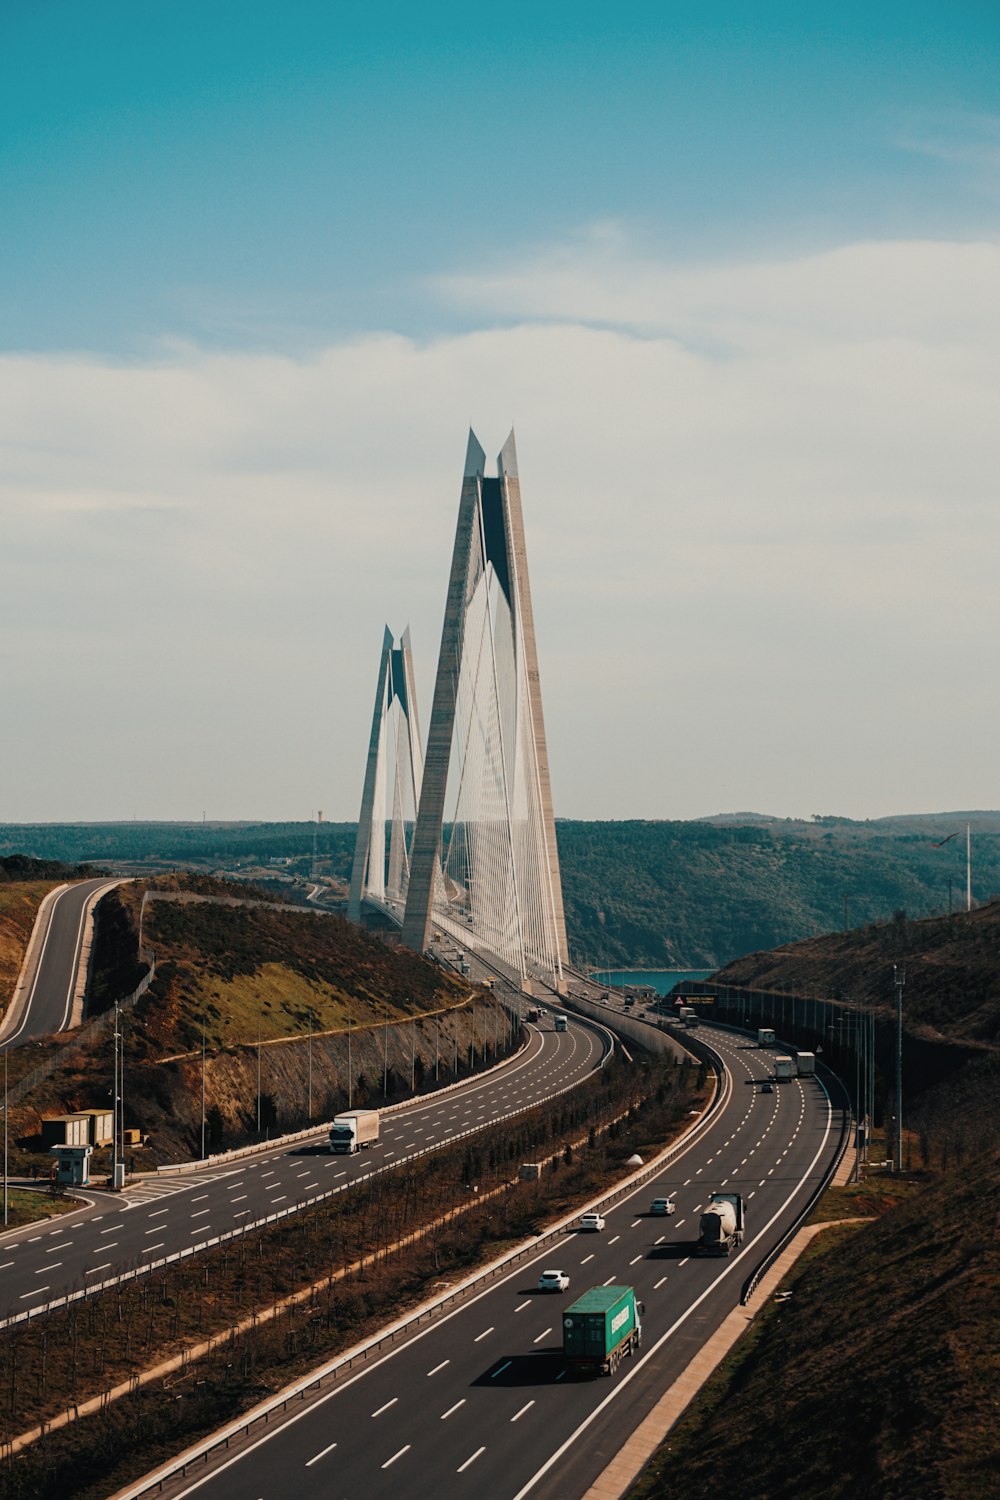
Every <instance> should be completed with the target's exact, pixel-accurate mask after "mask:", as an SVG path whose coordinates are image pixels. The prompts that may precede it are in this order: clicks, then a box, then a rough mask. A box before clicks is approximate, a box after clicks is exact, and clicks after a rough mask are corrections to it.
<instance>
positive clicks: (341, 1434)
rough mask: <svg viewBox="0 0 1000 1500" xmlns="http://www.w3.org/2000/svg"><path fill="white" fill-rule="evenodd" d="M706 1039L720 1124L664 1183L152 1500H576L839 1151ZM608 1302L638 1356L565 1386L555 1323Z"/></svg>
mask: <svg viewBox="0 0 1000 1500" xmlns="http://www.w3.org/2000/svg"><path fill="white" fill-rule="evenodd" d="M700 1035H701V1037H702V1039H703V1040H705V1039H706V1036H707V1035H710V1036H711V1039H712V1040H711V1045H712V1046H713V1048H714V1049H715V1050H716V1051H717V1053H718V1055H719V1056H720V1058H721V1060H722V1062H723V1063H724V1065H725V1068H726V1073H725V1082H724V1088H723V1098H722V1103H721V1107H720V1108H719V1109H718V1110H717V1111H716V1113H715V1114H714V1116H713V1117H712V1120H711V1122H710V1124H708V1126H707V1127H705V1128H704V1129H703V1130H702V1131H701V1132H699V1133H698V1135H697V1138H696V1139H695V1140H694V1141H693V1142H692V1143H691V1144H690V1145H688V1146H687V1147H685V1148H684V1149H683V1150H682V1151H681V1152H679V1153H677V1154H675V1156H674V1157H673V1158H672V1159H671V1162H670V1164H669V1166H668V1167H666V1168H665V1169H664V1171H663V1172H662V1174H660V1176H658V1177H657V1178H656V1179H655V1180H654V1181H652V1182H648V1183H646V1184H644V1185H643V1186H642V1188H641V1189H638V1190H636V1191H635V1192H634V1193H632V1194H631V1195H630V1196H628V1197H626V1198H625V1199H624V1200H622V1201H621V1202H619V1203H617V1204H616V1205H615V1206H614V1207H612V1208H610V1209H609V1210H608V1211H607V1214H606V1218H607V1227H606V1229H605V1231H604V1232H603V1233H595V1234H585V1233H583V1232H570V1233H568V1234H567V1235H566V1236H565V1239H564V1240H563V1242H562V1243H561V1244H560V1246H559V1248H558V1249H557V1250H553V1249H552V1248H551V1247H550V1248H548V1249H546V1250H544V1251H543V1252H541V1253H540V1254H539V1255H538V1257H537V1258H536V1259H534V1260H529V1261H527V1262H522V1263H521V1264H519V1265H518V1266H517V1268H516V1269H513V1270H511V1271H510V1272H509V1273H506V1274H504V1275H503V1276H501V1277H500V1279H499V1280H497V1281H495V1282H493V1283H491V1285H490V1286H489V1287H488V1288H487V1289H485V1290H481V1291H479V1292H478V1293H474V1294H470V1296H469V1297H468V1299H467V1300H465V1301H463V1302H460V1303H459V1304H458V1305H457V1306H456V1307H455V1308H454V1309H453V1310H451V1311H449V1312H446V1313H442V1314H441V1315H440V1317H439V1318H438V1319H437V1320H435V1321H433V1322H432V1323H430V1324H428V1325H423V1326H422V1328H421V1330H420V1331H419V1332H417V1333H415V1334H414V1335H413V1336H412V1337H411V1338H409V1339H408V1340H406V1341H405V1342H401V1343H398V1344H397V1345H396V1346H395V1347H393V1348H392V1349H391V1351H390V1352H389V1353H387V1354H385V1355H381V1356H375V1357H373V1358H372V1359H371V1361H369V1362H368V1363H367V1364H366V1365H364V1366H363V1367H362V1368H361V1369H360V1371H359V1372H358V1373H355V1374H352V1375H345V1376H344V1378H343V1379H342V1380H341V1381H340V1382H338V1383H337V1384H336V1385H334V1386H332V1387H327V1388H326V1389H324V1390H323V1392H322V1393H321V1394H319V1395H318V1396H315V1397H311V1398H308V1399H307V1400H306V1402H304V1403H301V1404H300V1403H299V1402H296V1403H294V1404H293V1405H292V1407H291V1408H290V1411H289V1414H288V1416H287V1417H282V1416H280V1415H279V1416H276V1417H275V1418H273V1419H272V1421H271V1423H270V1424H268V1428H267V1430H266V1431H262V1430H261V1429H259V1428H258V1429H255V1430H254V1433H253V1434H251V1435H250V1436H249V1437H246V1438H242V1439H238V1440H236V1441H235V1442H234V1443H233V1445H232V1446H231V1447H230V1448H229V1449H228V1450H224V1449H223V1450H220V1454H219V1455H218V1456H217V1457H213V1458H212V1459H211V1460H210V1462H209V1464H208V1466H207V1468H206V1469H205V1470H202V1468H201V1466H200V1465H199V1467H198V1477H197V1478H196V1479H191V1478H188V1479H179V1480H176V1481H171V1482H169V1483H168V1484H167V1485H166V1486H165V1487H164V1491H163V1493H164V1494H166V1495H170V1496H173V1497H181V1496H188V1495H198V1496H199V1500H247V1497H251V1500H252V1497H257V1500H285V1497H287V1496H288V1495H291V1494H294V1495H295V1496H296V1497H297V1500H332V1497H361V1496H363V1497H365V1500H381V1497H389V1496H392V1495H397V1494H400V1493H403V1494H418V1493H419V1494H434V1495H438V1496H441V1497H444V1500H451V1497H453V1496H454V1497H459V1496H465V1495H473V1494H474V1495H475V1496H476V1497H477V1500H479V1497H482V1500H522V1497H526V1496H528V1495H531V1496H532V1497H533V1500H536V1497H537V1500H567V1497H576V1496H580V1495H582V1494H583V1493H584V1492H585V1491H586V1489H587V1488H588V1486H589V1485H590V1484H591V1483H592V1482H593V1481H594V1480H595V1479H596V1477H597V1476H598V1475H599V1474H600V1473H601V1472H602V1470H603V1468H604V1467H605V1465H606V1464H607V1463H608V1462H609V1461H610V1459H611V1458H612V1457H613V1456H614V1454H615V1453H616V1452H617V1451H618V1449H619V1448H620V1447H621V1444H622V1442H623V1440H624V1439H625V1437H626V1436H627V1435H628V1434H629V1433H630V1432H631V1431H632V1430H633V1429H634V1427H635V1426H636V1425H637V1424H638V1423H639V1422H640V1421H641V1420H642V1418H643V1417H644V1416H645V1415H646V1413H647V1412H648V1411H649V1410H650V1409H651V1407H652V1406H653V1405H654V1404H655V1402H656V1401H657V1400H658V1399H659V1397H660V1396H661V1395H662V1393H663V1391H664V1390H665V1389H666V1388H667V1386H669V1385H670V1383H671V1382H672V1381H673V1380H674V1379H675V1378H676V1376H677V1375H678V1374H679V1373H680V1372H681V1371H682V1370H683V1368H684V1367H685V1366H686V1365H687V1363H688V1362H689V1360H690V1359H691V1358H692V1357H693V1355H694V1354H695V1353H696V1352H697V1351H698V1350H699V1349H700V1347H701V1346H702V1345H703V1344H704V1342H705V1340H706V1338H707V1337H708V1336H709V1334H710V1333H711V1332H712V1331H713V1330H714V1328H715V1327H716V1326H717V1325H718V1324H719V1322H721V1320H722V1319H723V1318H724V1317H725V1316H726V1314H727V1313H728V1312H729V1311H730V1310H731V1309H732V1308H733V1307H734V1306H735V1305H736V1304H737V1303H738V1301H739V1296H740V1289H741V1286H742V1284H743V1282H744V1280H745V1279H746V1278H747V1276H748V1275H749V1274H750V1273H751V1271H752V1270H753V1269H754V1268H755V1267H756V1266H757V1265H758V1264H759V1263H760V1261H761V1260H762V1259H763V1258H764V1256H765V1255H766V1253H767V1252H768V1250H769V1249H770V1248H771V1247H772V1246H773V1245H774V1244H775V1243H776V1242H777V1240H778V1239H779V1238H780V1236H781V1234H782V1233H783V1232H784V1230H785V1229H786V1228H787V1227H788V1226H789V1225H790V1223H791V1222H792V1220H793V1219H794V1217H795V1215H796V1214H797V1212H799V1211H800V1210H801V1208H802V1206H803V1205H804V1203H805V1202H806V1201H807V1199H808V1196H809V1194H810V1192H811V1190H812V1189H813V1188H814V1187H815V1186H816V1184H817V1182H818V1181H819V1180H820V1178H821V1177H822V1175H823V1173H824V1172H825V1170H826V1169H827V1168H828V1167H829V1165H830V1164H831V1162H832V1160H833V1158H834V1156H835V1154H836V1151H837V1148H838V1146H839V1143H840V1138H841V1124H842V1110H841V1105H840V1103H839V1102H837V1103H836V1104H834V1103H832V1102H831V1099H830V1097H829V1096H828V1094H827V1092H826V1089H825V1088H824V1085H823V1084H822V1083H821V1082H820V1081H819V1080H818V1079H814V1078H807V1079H797V1080H794V1081H792V1082H789V1083H784V1084H781V1085H778V1086H776V1087H775V1089H774V1091H773V1092H772V1093H770V1094H765V1093H762V1092H761V1090H760V1088H759V1086H758V1084H759V1081H760V1080H761V1079H763V1078H764V1077H765V1076H766V1074H767V1073H768V1071H769V1064H770V1058H769V1056H768V1055H767V1053H766V1052H764V1051H762V1050H761V1049H758V1048H757V1047H756V1046H755V1045H753V1044H751V1043H750V1041H749V1040H748V1039H747V1038H745V1037H742V1036H738V1035H734V1034H733V1033H729V1032H725V1031H722V1030H715V1029H714V1028H707V1027H702V1028H701V1031H700ZM755 1080H756V1082H755ZM723 1187H725V1188H726V1189H728V1190H738V1191H740V1192H742V1193H743V1194H744V1195H745V1197H746V1199H747V1233H746V1239H745V1241H744V1244H743V1246H742V1248H741V1249H740V1250H738V1251H734V1252H733V1254H732V1255H731V1256H730V1257H728V1258H725V1257H710V1258H700V1257H699V1256H698V1255H697V1254H696V1253H695V1244H694V1241H695V1240H696V1237H697V1232H698V1224H699V1215H700V1211H701V1209H702V1207H703V1206H704V1205H705V1203H706V1201H707V1198H708V1195H709V1193H710V1192H711V1191H712V1190H714V1189H718V1188H723ZM668 1193H674V1194H676V1199H677V1212H676V1215H675V1216H674V1217H672V1218H667V1219H665V1218H652V1217H650V1216H649V1215H648V1207H649V1201H650V1199H651V1198H653V1197H655V1196H658V1195H661V1194H668ZM547 1267H558V1268H559V1269H561V1270H564V1271H566V1272H567V1273H568V1274H569V1276H570V1277H571V1285H570V1290H569V1292H568V1293H566V1294H564V1295H563V1296H559V1295H552V1294H543V1293H539V1292H537V1291H536V1289H535V1287H536V1282H537V1279H538V1276H539V1274H540V1272H541V1270H542V1269H543V1268H547ZM602 1284H604V1285H609V1284H626V1285H631V1286H634V1287H635V1288H636V1291H637V1294H638V1296H639V1297H640V1298H641V1299H642V1301H643V1302H644V1304H645V1314H644V1318H643V1325H644V1340H643V1349H642V1351H641V1353H640V1355H639V1356H638V1357H637V1358H635V1359H634V1360H630V1361H626V1363H625V1364H624V1366H623V1367H622V1368H621V1369H620V1370H619V1372H618V1373H617V1375H615V1376H613V1377H610V1378H600V1377H598V1378H596V1379H590V1378H579V1377H575V1376H573V1375H572V1374H571V1373H569V1372H567V1370H566V1367H565V1365H564V1363H563V1360H562V1357H561V1352H560V1351H561V1319H562V1312H563V1309H564V1308H565V1307H566V1306H567V1305H568V1303H569V1301H570V1300H572V1299H573V1298H574V1297H576V1296H578V1295H580V1294H581V1293H582V1292H583V1291H585V1290H587V1289H588V1288H589V1287H591V1286H595V1285H596V1286H600V1285H602ZM137 1492H138V1491H137Z"/></svg>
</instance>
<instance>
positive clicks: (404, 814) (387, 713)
mask: <svg viewBox="0 0 1000 1500" xmlns="http://www.w3.org/2000/svg"><path fill="white" fill-rule="evenodd" d="M422 768H423V751H422V749H421V744H420V724H419V722H418V718H417V695H416V691H415V689H414V683H413V654H412V652H411V650H410V631H409V627H407V628H406V630H404V631H403V634H402V637H401V638H400V642H399V645H398V646H397V645H396V644H395V642H394V640H393V636H392V631H391V630H390V629H389V627H388V626H386V630H385V635H384V637H383V639H382V655H381V658H380V660H379V669H378V686H377V687H376V689H375V711H374V713H373V714H372V730H371V735H370V737H369V740H368V761H367V764H366V766H365V785H364V791H363V793H362V796H361V817H360V819H359V820H358V837H357V841H356V843H355V845H354V863H353V865H352V867H351V886H350V891H349V894H348V898H347V915H348V917H349V918H350V920H351V921H353V922H359V921H360V920H361V904H362V902H363V901H364V899H365V897H366V896H371V897H374V898H375V899H376V900H378V901H382V902H389V903H399V904H400V905H401V904H402V902H403V901H404V900H405V899H406V891H407V887H408V885H409V880H410V841H411V839H412V830H413V827H414V824H415V822H416V817H417V806H418V804H419V801H420V782H421V777H422ZM387 822H388V824H389V864H388V870H387V869H386V823H387Z"/></svg>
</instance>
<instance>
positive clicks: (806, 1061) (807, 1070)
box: [798, 1052, 816, 1078]
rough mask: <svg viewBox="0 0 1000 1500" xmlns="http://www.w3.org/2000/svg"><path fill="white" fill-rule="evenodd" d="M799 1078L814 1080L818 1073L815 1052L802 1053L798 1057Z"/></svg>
mask: <svg viewBox="0 0 1000 1500" xmlns="http://www.w3.org/2000/svg"><path fill="white" fill-rule="evenodd" d="M798 1064H799V1077H800V1078H812V1077H814V1076H815V1073H816V1054H815V1052H800V1053H799V1056H798Z"/></svg>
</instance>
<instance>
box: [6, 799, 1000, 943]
mask: <svg viewBox="0 0 1000 1500" xmlns="http://www.w3.org/2000/svg"><path fill="white" fill-rule="evenodd" d="M967 820H968V821H969V822H971V823H972V830H973V832H972V865H973V894H974V897H975V899H976V901H977V902H980V903H981V902H983V901H985V900H987V899H989V898H990V897H992V896H996V895H1000V814H998V813H968V814H967V813H951V814H940V815H938V816H927V817H918V816H914V817H901V818H885V819H880V820H878V821H876V822H865V823H859V822H852V821H850V820H848V819H846V818H837V817H817V818H816V819H814V820H812V821H810V822H799V821H793V820H787V819H777V818H763V817H757V816H755V815H753V814H742V815H738V816H735V817H732V818H718V819H707V820H705V821H700V822H684V823H681V822H677V823H670V822H644V821H634V822H621V823H591V822H577V821H569V820H560V821H558V822H557V824H556V828H557V834H558V840H559V854H560V859H561V862H562V876H563V893H564V898H565V904H566V921H567V928H568V932H569V942H570V950H571V956H572V958H573V960H574V962H576V963H578V964H592V965H594V966H597V967H601V968H603V967H607V966H610V967H613V968H614V967H626V968H713V967H715V966H716V965H719V964H723V963H726V962H728V961H729V960H731V959H734V958H738V957H740V956H741V955H743V954H745V953H752V952H757V951H760V950H762V949H769V948H774V947H777V946H778V945H780V944H782V943H788V942H793V941H796V940H798V939H799V938H804V937H812V936H815V935H816V934H819V933H823V932H832V931H836V930H838V929H840V928H842V927H843V926H844V924H845V917H846V922H847V925H848V926H849V927H852V928H854V927H861V926H865V925H867V924H869V923H872V922H887V921H890V920H892V918H893V917H894V916H896V915H897V914H898V913H900V912H905V913H906V914H907V916H909V917H922V916H928V915H932V914H936V913H942V912H946V911H947V910H948V905H949V899H950V901H951V904H952V906H953V907H954V908H955V909H956V910H957V909H959V908H961V907H964V904H965V824H966V821H967ZM952 834H954V835H956V836H955V837H953V838H949V835H952ZM354 836H355V825H354V824H352V823H321V824H319V825H316V824H314V823H100V824H61V825H60V824H36V825H17V824H3V825H0V856H3V855H28V856H31V857H33V858H35V859H44V860H53V861H65V862H68V863H71V864H79V863H83V862H86V863H90V864H98V865H104V864H109V863H110V864H114V863H116V862H118V861H122V862H128V863H140V862H141V863H145V864H148V865H151V866H154V867H155V866H157V865H159V866H161V867H162V866H169V865H171V864H176V865H195V866H198V867H200V868H209V869H212V870H217V871H219V872H223V873H224V872H226V871H237V870H239V869H242V868H244V867H253V866H255V865H257V866H259V865H262V864H266V863H267V861H268V860H269V859H292V860H295V861H298V862H299V868H300V871H301V872H308V869H309V868H310V866H311V861H312V857H313V853H314V841H315V855H316V858H317V860H318V861H320V862H321V868H322V869H323V870H324V871H328V872H329V873H330V874H332V875H335V876H338V877H339V878H341V879H344V880H346V879H347V877H348V875H349V872H350V864H351V857H352V854H353V849H354ZM943 840H948V842H942V841H943ZM936 845H940V847H935V846H936ZM845 901H846V911H845Z"/></svg>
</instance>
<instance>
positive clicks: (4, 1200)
mask: <svg viewBox="0 0 1000 1500" xmlns="http://www.w3.org/2000/svg"><path fill="white" fill-rule="evenodd" d="M3 1224H4V1228H5V1229H6V1227H7V1048H6V1047H5V1048H4V1049H3Z"/></svg>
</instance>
